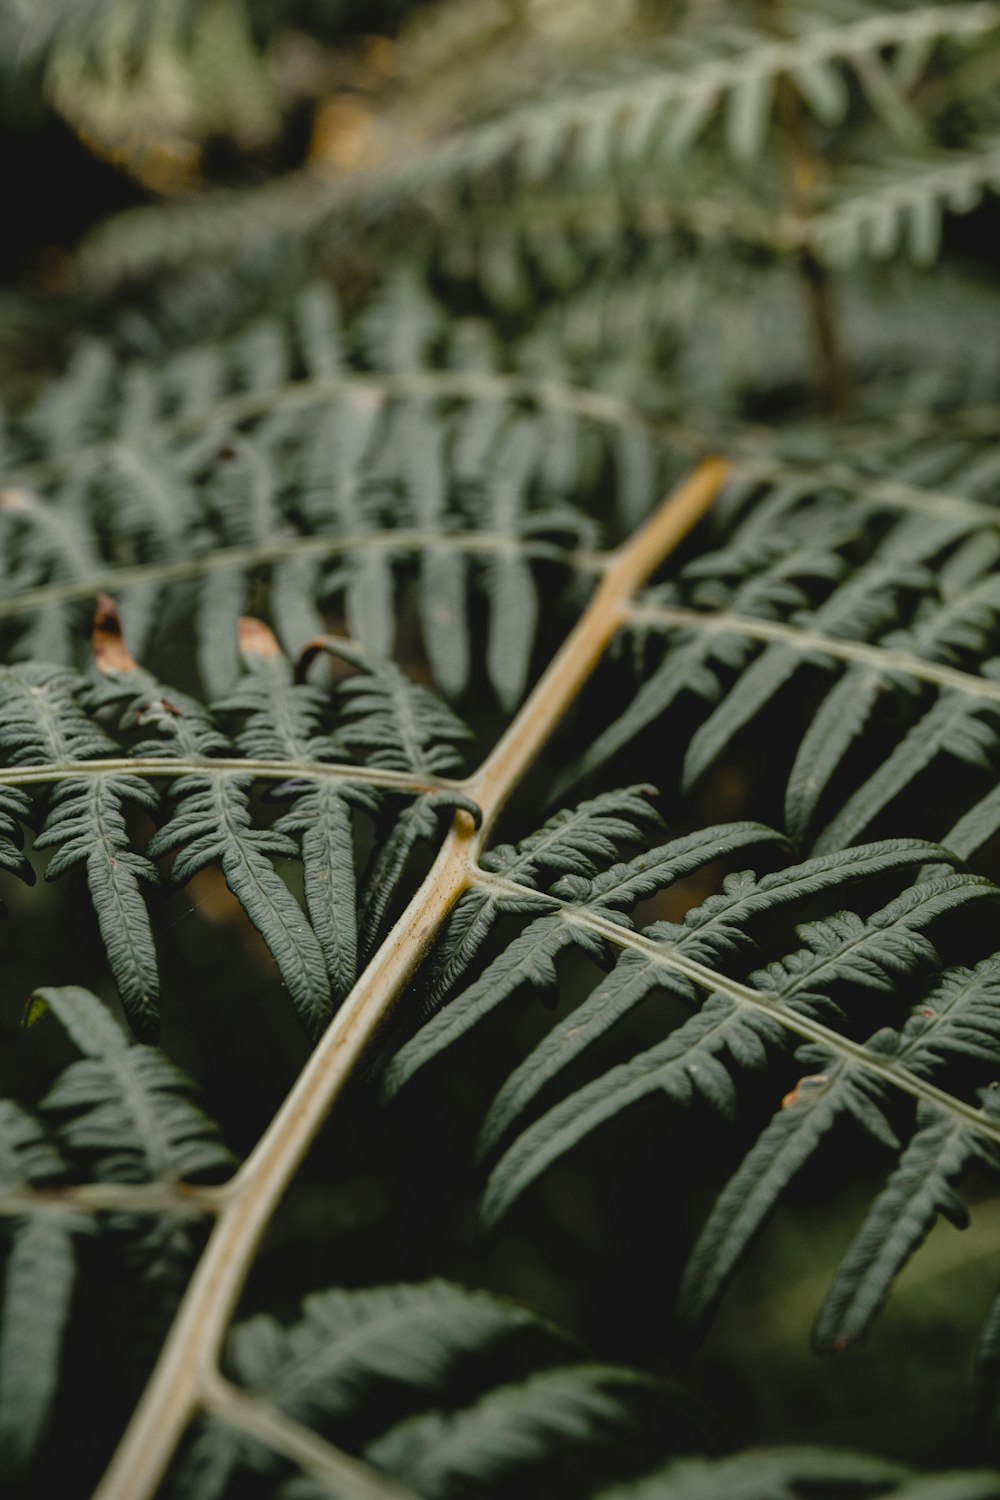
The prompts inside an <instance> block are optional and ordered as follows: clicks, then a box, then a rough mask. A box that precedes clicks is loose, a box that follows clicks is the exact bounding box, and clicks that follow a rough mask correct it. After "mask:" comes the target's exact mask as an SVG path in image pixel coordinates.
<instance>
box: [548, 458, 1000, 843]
mask: <svg viewBox="0 0 1000 1500" xmlns="http://www.w3.org/2000/svg"><path fill="white" fill-rule="evenodd" d="M963 458H964V455H963ZM954 459H955V455H954V453H952V454H951V455H946V454H945V453H944V452H943V450H941V452H940V457H938V455H937V454H936V453H935V451H934V449H933V448H932V449H931V451H930V453H929V454H928V455H927V457H926V460H925V463H924V469H925V472H926V473H927V474H928V477H929V478H930V479H931V484H933V477H934V470H933V467H932V465H933V464H935V463H937V464H938V466H940V464H941V462H942V461H945V462H950V463H951V465H952V466H953V467H954ZM960 468H961V469H964V470H965V473H966V474H967V476H968V480H967V482H968V484H969V486H970V488H971V489H972V490H973V493H975V491H976V489H977V488H979V487H981V488H982V489H983V490H984V491H986V492H987V493H988V491H989V487H990V486H991V485H992V483H993V479H992V478H991V475H992V474H993V465H992V463H991V455H989V454H984V455H983V462H982V472H981V477H980V478H978V479H977V478H976V477H975V474H974V467H973V465H972V464H971V463H963V464H961V465H960ZM830 478H831V479H833V475H831V476H830ZM834 482H835V483H839V482H843V483H844V488H845V490H846V491H847V493H848V494H850V493H851V489H852V488H853V493H854V497H855V504H856V505H859V507H860V508H859V509H858V510H857V511H855V512H854V513H853V516H852V515H851V514H850V513H849V514H848V515H846V516H845V515H844V514H843V513H840V512H835V511H830V512H821V513H820V514H819V515H817V514H816V513H815V511H811V510H809V509H808V508H807V507H808V499H807V497H808V496H809V495H811V494H812V493H814V492H813V491H812V488H811V484H810V481H809V480H808V479H807V478H806V477H805V475H803V476H802V477H801V479H800V480H796V478H795V476H794V473H793V472H789V473H788V474H787V477H786V478H784V480H783V482H779V483H778V484H777V485H776V486H775V487H774V488H773V489H772V490H771V491H770V493H769V494H768V495H766V496H762V497H761V498H760V499H759V500H758V503H757V506H756V507H755V508H754V509H753V510H752V511H751V512H750V513H749V514H748V516H747V518H746V520H745V521H744V522H743V523H742V525H741V524H739V523H737V525H736V527H735V530H734V531H733V534H732V537H731V539H730V540H729V541H728V543H727V544H726V545H724V546H723V547H722V548H720V550H719V551H718V552H716V553H714V554H708V555H706V556H704V557H702V558H699V560H698V562H697V564H694V565H691V566H690V567H689V568H688V569H687V570H685V571H684V572H683V573H682V574H681V576H680V578H679V579H678V580H677V582H676V583H674V584H670V585H665V586H661V587H660V588H659V589H658V590H656V591H653V592H651V593H650V594H649V595H647V596H646V597H645V598H643V599H640V600H639V601H637V603H636V604H635V605H634V606H633V608H632V609H631V611H630V629H631V630H632V632H634V633H635V635H636V636H637V637H638V638H639V640H640V641H642V642H644V643H645V642H648V641H649V640H650V639H654V638H661V637H665V638H666V641H668V642H669V643H670V644H669V646H668V649H667V650H666V651H665V653H664V654H663V657H662V660H661V662H660V664H659V665H658V666H655V667H654V668H653V670H652V671H651V672H649V673H648V674H647V676H646V678H645V680H644V682H643V683H642V685H641V686H640V688H639V689H638V691H637V692H636V694H635V696H634V697H633V699H632V700H631V702H630V704H629V705H628V707H627V709H626V710H625V712H624V713H623V714H622V715H621V716H620V717H619V718H618V719H617V720H616V721H615V722H614V723H612V724H611V725H610V726H609V727H608V728H606V729H604V730H603V731H602V732H601V733H600V734H599V735H598V736H597V737H596V738H595V740H594V741H593V743H592V744H591V746H590V747H589V748H588V749H587V751H586V752H585V754H584V755H583V756H582V757H580V758H579V759H578V761H577V762H576V764H575V765H574V766H573V767H571V769H570V770H569V771H568V772H567V773H566V775H565V776H564V777H563V778H562V780H561V782H560V784H559V788H558V789H557V790H560V791H562V790H565V787H566V786H567V785H570V784H572V783H573V782H574V781H576V780H578V779H581V778H583V777H585V776H588V775H592V774H593V773H594V771H596V770H597V769H598V768H599V767H600V766H601V765H602V764H604V763H605V761H607V760H609V759H611V758H612V757H614V756H615V755H616V754H617V753H619V751H620V750H621V749H622V748H623V747H624V746H625V745H626V744H627V743H628V742H629V741H630V740H631V739H633V738H634V737H635V736H637V735H638V734H640V733H642V732H644V731H645V730H647V728H650V727H652V726H653V725H654V724H655V723H656V722H657V721H658V720H659V719H660V718H661V717H662V715H664V714H665V713H666V712H667V711H668V710H669V709H670V708H671V706H672V705H674V704H675V703H677V702H678V701H679V700H681V699H683V698H685V697H689V696H690V695H694V697H695V698H698V699H701V700H703V701H704V702H705V703H706V704H707V706H708V708H709V710H710V711H709V713H708V715H707V716H706V717H705V718H704V721H703V722H702V724H701V726H700V727H699V728H698V729H697V730H696V732H695V733H694V735H693V736H692V739H691V742H690V745H689V746H688V749H687V752H686V754H685V759H684V768H683V785H684V786H685V787H690V786H691V785H692V784H693V783H694V782H695V781H697V780H698V779H699V778H701V777H702V776H703V775H704V774H705V772H706V771H707V770H708V769H709V767H711V766H712V765H713V764H715V763H716V762H717V761H718V760H719V759H720V758H721V757H722V756H723V755H724V754H725V753H726V752H727V751H728V750H729V749H730V747H731V746H732V745H733V743H734V742H735V741H736V739H737V736H739V735H741V734H742V733H744V732H745V731H746V730H747V729H748V727H749V726H750V725H752V724H753V723H754V722H756V721H758V720H759V719H760V718H761V717H762V716H763V715H764V714H765V713H766V712H769V711H771V712H773V709H774V705H775V704H776V702H777V701H779V694H780V693H782V692H785V691H787V690H788V689H789V688H790V686H791V685H792V684H793V683H795V682H801V683H803V684H805V683H807V682H808V683H809V684H810V686H811V687H812V688H814V689H815V688H816V687H819V688H820V689H821V690H822V691H823V697H822V699H821V700H820V702H819V705H818V707H817V709H816V711H815V714H814V716H813V718H812V721H811V723H809V724H808V726H807V727H806V728H805V732H804V734H803V737H802V739H801V742H800V744H799V746H798V748H797V751H796V753H795V757H794V760H793V763H792V765H791V768H790V770H789V773H788V781H787V788H786V795H785V812H786V820H787V827H788V830H789V833H790V834H791V835H792V836H793V838H795V839H796V841H798V842H803V841H805V840H806V839H807V838H808V837H809V835H810V832H811V830H812V829H813V827H814V825H815V821H816V818H817V814H818V813H819V812H820V811H821V809H822V807H823V805H824V799H825V798H827V795H828V793H829V789H830V786H831V783H832V780H833V777H834V776H835V775H837V776H839V777H841V778H843V777H844V776H845V767H846V768H847V774H852V775H853V777H854V784H855V787H856V790H855V792H854V795H853V796H851V795H850V794H848V796H847V797H846V798H845V800H844V804H843V805H842V807H841V810H840V813H839V814H838V816H837V818H836V820H835V821H834V822H833V823H832V824H831V825H830V827H829V828H827V829H826V830H825V831H824V832H823V833H822V834H821V836H820V839H819V841H818V842H817V844H816V846H815V847H816V848H817V850H821V849H826V848H835V847H839V846H842V845H844V844H847V843H850V842H852V841H854V840H855V839H857V838H859V837H861V836H863V834H864V832H865V831H866V830H867V829H868V828H870V827H871V826H872V824H873V823H874V821H875V820H876V819H877V818H879V817H880V815H881V814H882V812H883V809H885V808H887V807H889V805H890V804H891V803H892V802H894V801H895V799H896V798H898V797H899V796H900V794H901V793H902V792H903V791H904V790H905V789H906V788H907V786H908V785H909V784H910V783H911V782H913V781H914V780H915V779H916V778H917V777H918V776H920V775H921V774H922V773H923V772H924V771H925V770H927V768H929V767H931V766H932V765H934V764H935V763H936V762H937V761H938V760H944V759H951V760H955V759H957V760H959V761H961V762H964V763H967V764H970V765H972V766H975V767H979V768H983V769H984V770H990V769H991V768H992V766H993V764H994V761H995V757H996V753H997V748H998V746H997V738H996V709H997V704H998V703H1000V690H998V687H997V684H996V682H995V680H994V675H995V668H994V664H993V659H992V658H993V653H994V651H995V628H996V623H997V619H998V609H1000V592H998V587H997V580H996V575H995V572H994V568H995V561H996V558H995V540H994V531H995V514H994V513H993V512H992V511H991V510H989V509H987V507H986V506H985V505H983V506H982V509H981V510H980V509H979V505H978V502H969V503H968V510H967V511H966V510H965V507H964V505H963V504H962V497H961V492H960V491H959V494H958V496H956V502H957V503H956V504H955V505H954V506H949V504H948V503H947V501H948V496H947V494H941V493H940V492H939V491H937V490H935V489H932V488H931V487H930V485H929V486H928V487H927V489H926V490H925V491H923V493H922V491H921V489H920V488H918V487H917V486H916V485H914V484H913V483H912V482H907V481H905V480H903V481H902V482H901V481H895V482H894V483H893V484H890V483H887V482H882V481H880V480H878V479H876V480H875V481H874V482H870V483H869V482H866V481H865V480H864V478H863V477H862V475H861V474H860V473H859V474H858V476H857V480H856V487H854V486H850V485H849V482H847V481H839V480H835V481H834ZM921 501H922V502H923V503H921ZM897 506H901V507H902V508H903V509H904V511H905V510H909V509H910V508H913V509H914V510H917V509H920V510H922V511H923V512H924V514H923V515H922V516H921V517H920V518H919V519H918V516H917V515H913V516H907V515H905V514H904V515H903V517H902V518H900V519H897V520H896V521H895V522H892V521H891V520H890V521H888V523H887V522H886V521H885V520H880V519H879V513H880V512H881V513H882V515H883V516H884V515H885V514H886V512H888V514H889V515H890V516H891V515H892V513H893V511H894V510H895V509H896V507H897ZM866 512H867V513H868V514H869V515H870V517H871V520H870V522H869V524H871V525H872V526H873V527H876V528H877V531H876V536H877V541H876V542H875V544H874V545H873V546H871V547H870V549H869V552H868V555H867V557H865V558H862V559H861V560H860V561H859V562H858V564H857V565H856V566H853V567H852V566H851V565H850V560H851V559H852V556H853V554H852V550H851V549H852V547H853V542H852V541H851V540H850V538H852V537H855V536H856V535H857V534H858V531H859V528H860V529H861V530H862V533H863V528H864V525H865V520H864V518H865V514H866ZM779 515H781V516H782V517H783V521H782V531H783V532H784V535H783V536H782V537H781V539H780V540H775V539H774V537H773V536H771V537H770V539H769V540H768V541H767V542H765V541H764V540H763V535H764V533H765V532H766V531H767V530H769V528H770V527H772V526H774V525H775V524H776V523H777V520H778V516H779ZM932 569H933V570H934V574H935V575H936V576H934V575H932V572H931V570H932ZM824 681H825V682H826V683H827V684H829V685H828V686H825V687H824ZM890 705H891V707H892V710H893V712H894V713H895V714H896V715H897V722H896V723H895V724H894V725H893V730H894V732H895V735H896V737H897V743H896V745H895V746H894V747H893V748H891V749H890V750H889V751H888V752H886V751H883V752H882V764H880V765H878V766H877V768H876V769H875V770H874V771H873V772H872V773H871V774H870V775H869V776H867V777H866V774H865V758H864V757H865V752H867V758H868V760H869V763H870V760H871V751H870V750H869V749H868V747H869V745H879V744H880V742H881V739H880V737H881V736H882V735H883V734H884V732H885V731H884V729H883V725H884V723H885V721H886V718H887V708H888V707H889V706H890ZM859 768H860V775H859ZM973 785H975V783H973ZM984 811H986V809H984ZM966 826H967V825H966V824H962V825H961V832H960V834H959V837H960V839H961V844H960V845H956V846H955V847H956V848H959V849H960V852H962V853H968V852H969V844H968V835H966V833H965V828H966ZM970 826H971V825H970ZM981 826H982V827H983V828H984V830H985V831H984V834H983V838H985V837H988V836H989V830H990V828H991V826H993V825H991V823H990V820H989V818H988V817H985V818H983V819H982V820H981ZM946 832H947V829H946V827H945V826H941V827H938V828H935V829H934V833H935V834H936V835H937V836H938V837H943V836H944V835H945V834H946ZM814 836H815V835H814ZM979 841H980V842H982V841H983V839H980V840H979ZM948 842H949V843H950V842H951V836H950V835H949V836H948Z"/></svg>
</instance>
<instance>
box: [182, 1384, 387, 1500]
mask: <svg viewBox="0 0 1000 1500" xmlns="http://www.w3.org/2000/svg"><path fill="white" fill-rule="evenodd" d="M203 1403H204V1407H205V1410H206V1411H207V1412H208V1413H209V1415H210V1416H212V1417H214V1418H215V1419H216V1421H218V1422H222V1423H224V1424H225V1426H227V1427H231V1428H233V1429H234V1430H235V1431H237V1432H243V1433H245V1434H246V1435H247V1437H249V1438H252V1439H255V1440H256V1441H257V1442H258V1443H266V1444H267V1446H268V1447H269V1448H271V1449H273V1450H274V1452H275V1453H280V1454H281V1456H282V1458H287V1459H290V1460H291V1461H292V1463H295V1464H298V1466H299V1468H300V1469H301V1470H302V1472H303V1473H304V1474H308V1475H309V1477H310V1478H311V1479H318V1480H320V1481H321V1482H322V1483H325V1484H327V1485H335V1486H336V1493H337V1494H338V1495H339V1496H340V1497H341V1500H417V1497H416V1496H415V1495H414V1493H413V1491H412V1490H409V1489H404V1488H403V1486H401V1485H400V1484H398V1483H397V1482H396V1481H395V1480H393V1479H388V1478H386V1477H385V1475H383V1474H380V1473H378V1471H377V1470H376V1469H372V1468H370V1467H369V1465H368V1464H365V1463H362V1462H361V1461H360V1460H359V1459H356V1458H352V1457H351V1456H350V1454H348V1453H343V1452H342V1451H341V1450H340V1449H339V1448H335V1447H334V1446H333V1444H332V1443H328V1442H327V1441H326V1440H325V1438H321V1437H317V1435H316V1433H315V1432H311V1431H310V1430H309V1428H308V1427H303V1426H302V1424H301V1423H300V1422H296V1421H295V1420H294V1419H293V1418H292V1417H286V1416H285V1414H284V1412H282V1411H279V1410H278V1408H277V1407H274V1406H270V1405H269V1404H268V1403H267V1402H266V1401H261V1400H259V1399H257V1398H256V1397H254V1396H249V1395H247V1394H246V1392H245V1391H241V1390H240V1389H239V1388H238V1387H237V1386H234V1385H230V1383H229V1381H228V1380H224V1379H223V1377H222V1376H221V1375H215V1376H213V1377H212V1379H211V1380H210V1381H209V1382H208V1383H207V1386H206V1389H205V1391H204V1393H203Z"/></svg>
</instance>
